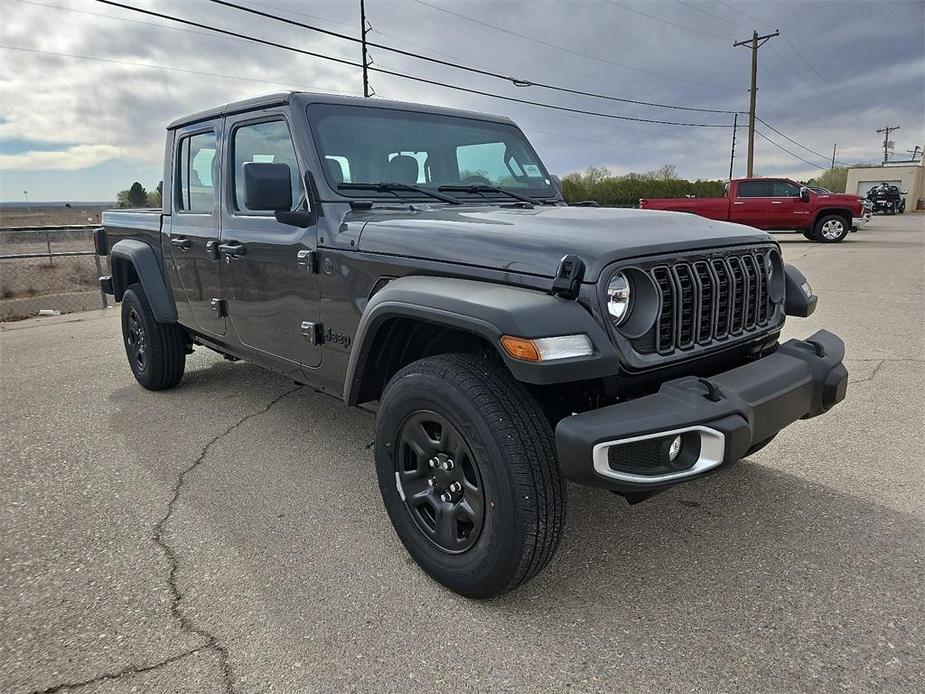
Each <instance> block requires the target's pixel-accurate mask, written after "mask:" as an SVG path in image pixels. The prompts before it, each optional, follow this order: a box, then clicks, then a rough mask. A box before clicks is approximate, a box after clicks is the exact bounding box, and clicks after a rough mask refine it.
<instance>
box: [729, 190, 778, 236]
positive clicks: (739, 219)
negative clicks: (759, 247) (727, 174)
mask: <svg viewBox="0 0 925 694" xmlns="http://www.w3.org/2000/svg"><path fill="white" fill-rule="evenodd" d="M770 195H771V184H770V182H769V181H761V180H757V181H740V182H739V184H738V187H737V190H736V197H735V199H734V200H732V205H731V207H730V208H729V221H730V222H736V223H738V224H748V225H749V226H752V227H756V228H758V229H766V228H767V226H768V207H769V205H768V203H769V202H770Z"/></svg>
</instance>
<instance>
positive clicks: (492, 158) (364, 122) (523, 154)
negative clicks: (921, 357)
mask: <svg viewBox="0 0 925 694" xmlns="http://www.w3.org/2000/svg"><path fill="white" fill-rule="evenodd" d="M308 118H309V122H310V123H311V128H312V132H313V135H314V139H315V145H316V146H317V147H318V150H319V154H320V155H321V157H322V159H323V161H324V163H325V167H324V175H325V178H326V179H327V181H328V183H329V184H330V186H331V187H332V188H334V189H335V190H338V186H339V185H340V184H342V183H348V184H350V183H352V184H362V183H370V184H372V183H401V184H405V185H411V186H419V187H421V188H427V189H431V188H432V189H434V190H437V189H439V188H440V187H441V186H460V185H465V186H468V185H471V186H480V185H481V186H496V187H498V188H506V189H510V190H512V191H516V192H519V193H524V194H527V195H531V196H535V197H550V196H554V195H555V194H556V189H555V188H554V187H553V185H552V181H551V180H550V178H549V174H548V173H547V172H546V169H545V167H544V166H543V163H542V162H541V161H540V158H539V157H538V156H537V155H536V152H534V151H533V148H532V147H531V146H530V143H529V142H528V141H527V138H526V137H524V134H523V133H522V132H521V131H520V130H519V129H518V128H516V127H515V126H513V125H509V124H505V123H494V122H491V121H482V120H476V119H472V118H459V117H456V116H444V115H438V114H433V113H420V112H415V111H400V110H395V109H386V108H371V107H368V106H339V105H331V104H313V105H311V106H309V107H308ZM339 192H340V193H342V194H344V195H361V196H362V197H365V198H369V197H370V191H369V190H364V191H362V192H361V191H359V190H350V189H349V188H346V187H345V188H341V189H339ZM372 194H373V195H375V196H377V197H391V198H393V199H394V197H395V194H394V193H392V194H390V193H388V192H386V191H372ZM403 195H411V196H413V195H414V193H413V191H411V192H410V193H404V194H403ZM452 195H453V196H458V197H460V198H463V199H478V198H482V197H487V198H495V199H501V198H504V197H505V196H504V195H503V194H502V193H498V192H491V191H485V190H482V191H478V190H477V189H475V188H473V189H472V190H471V191H454V192H453V193H452Z"/></svg>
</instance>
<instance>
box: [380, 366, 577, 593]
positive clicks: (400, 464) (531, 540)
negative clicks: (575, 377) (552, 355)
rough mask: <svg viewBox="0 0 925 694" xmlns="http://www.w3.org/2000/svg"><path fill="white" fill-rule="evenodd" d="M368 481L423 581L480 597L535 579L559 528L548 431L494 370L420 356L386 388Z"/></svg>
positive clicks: (557, 479) (522, 394)
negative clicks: (373, 477) (373, 481)
mask: <svg viewBox="0 0 925 694" xmlns="http://www.w3.org/2000/svg"><path fill="white" fill-rule="evenodd" d="M376 471H377V475H378V479H379V489H380V492H381V493H382V499H383V502H384V503H385V507H386V511H387V512H388V514H389V518H390V519H391V521H392V525H393V526H394V528H395V532H396V533H397V534H398V537H399V539H400V540H401V542H402V544H403V545H404V546H405V549H407V550H408V553H409V554H410V555H411V556H412V557H413V558H414V560H415V561H416V562H417V563H418V565H419V566H420V567H421V568H422V569H423V570H424V571H425V572H427V573H428V574H429V575H430V576H431V577H432V578H433V579H434V580H436V581H438V582H439V583H441V584H443V585H444V586H446V587H447V588H449V589H451V590H454V591H456V592H457V593H460V594H461V595H464V596H466V597H471V598H490V597H493V596H496V595H499V594H501V593H505V592H507V591H509V590H512V589H513V588H515V587H517V586H518V585H520V584H521V583H523V582H524V581H526V580H528V579H529V578H531V577H532V576H534V575H536V574H537V573H538V572H539V571H540V570H542V569H543V567H544V566H546V564H547V563H548V562H549V560H550V559H551V558H552V555H553V553H554V552H555V550H556V547H557V546H558V544H559V537H560V535H561V533H562V529H563V526H564V523H565V492H564V482H563V478H562V475H561V474H560V472H559V468H558V464H557V462H556V456H555V445H554V439H553V433H552V429H551V427H550V425H549V422H548V420H547V419H546V417H545V415H544V413H543V411H542V410H541V409H540V407H539V405H538V404H537V402H536V400H535V399H534V398H533V397H532V396H531V395H530V393H528V392H527V390H526V389H525V388H524V387H523V386H522V385H521V384H520V383H518V382H517V381H515V380H514V379H513V378H512V377H511V376H510V374H509V373H508V372H507V371H506V370H505V369H503V368H502V367H500V366H497V365H495V364H493V363H491V362H489V361H488V360H486V359H484V358H481V357H476V356H474V355H469V354H447V355H439V356H434V357H427V358H425V359H421V360H419V361H416V362H413V363H412V364H409V365H408V366H406V367H405V368H403V369H402V370H401V371H399V372H398V373H397V374H396V375H395V376H394V377H393V378H392V380H391V381H390V382H389V384H388V386H387V387H386V390H385V393H384V395H383V396H382V399H381V400H380V403H379V412H378V416H377V419H376Z"/></svg>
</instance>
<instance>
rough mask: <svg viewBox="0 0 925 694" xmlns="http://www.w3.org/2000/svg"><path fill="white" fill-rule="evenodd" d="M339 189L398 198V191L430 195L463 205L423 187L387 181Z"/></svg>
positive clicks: (341, 184)
mask: <svg viewBox="0 0 925 694" xmlns="http://www.w3.org/2000/svg"><path fill="white" fill-rule="evenodd" d="M337 187H338V188H344V189H347V190H374V191H376V192H377V193H395V194H396V196H397V197H399V198H400V197H401V196H400V195H398V194H397V193H398V191H400V190H404V191H407V192H409V193H420V194H421V195H428V196H430V197H432V198H437V200H442V201H443V202H448V203H450V204H451V205H461V204H462V203H461V202H460V201H459V200H458V199H457V198H454V197H452V196H450V195H443V194H441V193H438V192H437V191H435V190H427V188H422V187H421V186H412V185H409V184H407V183H388V182H386V181H379V183H339V184H338V185H337Z"/></svg>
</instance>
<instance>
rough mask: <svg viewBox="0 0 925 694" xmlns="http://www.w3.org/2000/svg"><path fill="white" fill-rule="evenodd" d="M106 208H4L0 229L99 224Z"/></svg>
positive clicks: (0, 210) (107, 207) (0, 213)
mask: <svg viewBox="0 0 925 694" xmlns="http://www.w3.org/2000/svg"><path fill="white" fill-rule="evenodd" d="M109 207H111V206H106V207H86V206H80V207H77V206H75V207H39V206H36V205H32V206H31V207H29V208H26V207H4V208H3V209H0V227H20V226H48V225H50V224H99V223H100V215H101V214H102V213H103V210H106V209H109Z"/></svg>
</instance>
